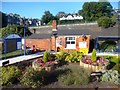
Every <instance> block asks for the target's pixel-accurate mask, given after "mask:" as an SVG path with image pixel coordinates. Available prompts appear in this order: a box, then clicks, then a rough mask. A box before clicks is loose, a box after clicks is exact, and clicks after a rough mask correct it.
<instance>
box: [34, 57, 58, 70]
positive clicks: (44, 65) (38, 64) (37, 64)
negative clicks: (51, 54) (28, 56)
mask: <svg viewBox="0 0 120 90" xmlns="http://www.w3.org/2000/svg"><path fill="white" fill-rule="evenodd" d="M55 64H58V61H57V60H53V61H48V62H43V58H39V59H37V60H35V61H33V63H32V67H33V68H34V70H38V71H41V70H43V69H44V70H46V71H49V72H50V71H52V70H54V67H55Z"/></svg>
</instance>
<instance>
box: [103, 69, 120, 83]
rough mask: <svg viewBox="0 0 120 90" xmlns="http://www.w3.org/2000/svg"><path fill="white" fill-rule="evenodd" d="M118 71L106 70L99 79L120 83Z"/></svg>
mask: <svg viewBox="0 0 120 90" xmlns="http://www.w3.org/2000/svg"><path fill="white" fill-rule="evenodd" d="M119 76H120V75H119V73H118V71H116V70H108V71H106V72H105V73H104V74H103V75H102V77H101V79H102V81H103V82H109V83H115V84H120V80H119V78H118V77H119Z"/></svg>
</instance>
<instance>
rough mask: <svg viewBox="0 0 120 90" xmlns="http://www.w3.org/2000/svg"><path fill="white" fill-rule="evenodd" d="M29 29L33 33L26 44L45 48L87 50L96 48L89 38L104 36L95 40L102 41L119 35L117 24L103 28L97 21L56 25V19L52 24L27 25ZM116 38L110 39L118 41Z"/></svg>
mask: <svg viewBox="0 0 120 90" xmlns="http://www.w3.org/2000/svg"><path fill="white" fill-rule="evenodd" d="M29 30H30V31H31V32H32V33H33V34H32V35H31V36H29V37H28V38H27V40H26V45H27V46H29V47H32V46H33V45H35V46H36V47H38V48H40V49H45V50H46V49H48V50H59V49H62V50H65V51H71V50H80V51H86V52H88V51H89V49H91V50H92V49H93V48H97V46H96V45H94V44H93V45H90V43H91V42H90V40H92V39H94V40H95V41H97V40H98V39H96V38H98V37H106V38H104V39H102V41H100V42H97V43H102V42H103V41H105V40H107V38H109V37H112V38H114V37H117V36H119V35H118V34H119V29H118V25H116V26H114V27H110V28H107V29H104V28H101V27H98V25H97V23H89V24H87V23H85V24H67V25H57V24H56V21H53V23H52V26H40V27H29ZM118 39H120V38H118ZM118 39H110V40H112V41H115V42H116V43H119V41H118ZM97 43H95V44H97ZM94 46H95V47H94ZM91 47H92V48H91Z"/></svg>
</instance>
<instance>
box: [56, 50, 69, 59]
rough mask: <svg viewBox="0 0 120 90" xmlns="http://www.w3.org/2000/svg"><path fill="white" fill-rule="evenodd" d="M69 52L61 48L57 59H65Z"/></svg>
mask: <svg viewBox="0 0 120 90" xmlns="http://www.w3.org/2000/svg"><path fill="white" fill-rule="evenodd" d="M67 55H68V53H66V52H64V51H63V50H60V52H59V53H58V54H56V59H58V60H65V58H66V56H67Z"/></svg>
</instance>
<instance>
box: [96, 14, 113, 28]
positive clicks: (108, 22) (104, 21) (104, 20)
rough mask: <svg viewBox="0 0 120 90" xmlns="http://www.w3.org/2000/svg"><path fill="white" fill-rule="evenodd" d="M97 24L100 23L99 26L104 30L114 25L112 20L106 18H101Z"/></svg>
mask: <svg viewBox="0 0 120 90" xmlns="http://www.w3.org/2000/svg"><path fill="white" fill-rule="evenodd" d="M97 22H98V26H100V27H103V28H108V27H110V25H111V23H112V21H111V18H109V17H106V16H103V17H101V18H99V19H98V21H97Z"/></svg>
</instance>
